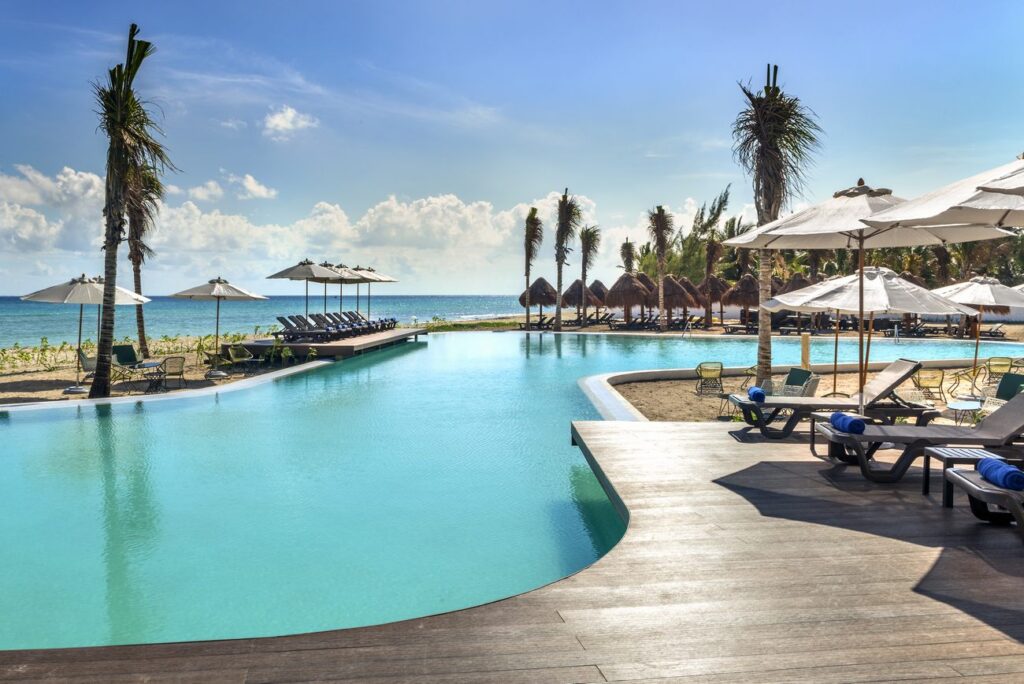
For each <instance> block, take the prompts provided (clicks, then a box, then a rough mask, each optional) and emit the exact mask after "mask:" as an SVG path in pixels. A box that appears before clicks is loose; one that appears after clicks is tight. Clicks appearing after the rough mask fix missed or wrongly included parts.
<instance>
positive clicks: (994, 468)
mask: <svg viewBox="0 0 1024 684" xmlns="http://www.w3.org/2000/svg"><path fill="white" fill-rule="evenodd" d="M975 468H976V469H977V471H978V472H979V473H981V476H982V477H983V478H985V479H986V480H988V481H989V482H991V483H992V484H994V485H996V486H998V487H1002V488H1004V489H1015V490H1017V491H1024V472H1021V469H1020V468H1017V467H1016V466H1012V465H1010V464H1009V463H1007V462H1006V461H1003V460H1000V459H998V458H983V459H981V460H980V461H978V464H977V466H975Z"/></svg>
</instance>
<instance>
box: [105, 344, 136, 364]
mask: <svg viewBox="0 0 1024 684" xmlns="http://www.w3.org/2000/svg"><path fill="white" fill-rule="evenodd" d="M111 351H112V352H113V353H114V358H115V359H117V362H118V363H119V364H121V365H122V366H133V365H135V364H136V363H138V362H139V355H138V354H136V353H135V345H132V344H115V345H114V347H113V349H111Z"/></svg>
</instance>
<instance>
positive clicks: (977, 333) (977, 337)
mask: <svg viewBox="0 0 1024 684" xmlns="http://www.w3.org/2000/svg"><path fill="white" fill-rule="evenodd" d="M981 313H982V310H981V308H979V309H978V324H977V325H976V326H975V328H974V365H973V366H972V370H971V387H972V388H973V389H974V390H975V391H977V389H978V347H980V346H981Z"/></svg>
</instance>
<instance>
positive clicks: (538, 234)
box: [523, 207, 544, 330]
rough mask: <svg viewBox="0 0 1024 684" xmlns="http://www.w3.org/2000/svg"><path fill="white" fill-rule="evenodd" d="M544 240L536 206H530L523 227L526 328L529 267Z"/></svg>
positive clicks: (527, 322)
mask: <svg viewBox="0 0 1024 684" xmlns="http://www.w3.org/2000/svg"><path fill="white" fill-rule="evenodd" d="M543 240H544V224H543V223H542V222H541V220H540V217H539V216H537V207H530V213H529V214H528V215H527V217H526V225H525V226H524V228H523V247H524V248H525V251H526V329H527V330H529V329H530V267H531V266H533V260H534V259H536V258H537V252H538V251H539V250H540V243H541V242H542V241H543Z"/></svg>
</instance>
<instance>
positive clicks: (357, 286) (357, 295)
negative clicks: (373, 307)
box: [356, 283, 359, 313]
mask: <svg viewBox="0 0 1024 684" xmlns="http://www.w3.org/2000/svg"><path fill="white" fill-rule="evenodd" d="M356 313H359V283H356Z"/></svg>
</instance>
